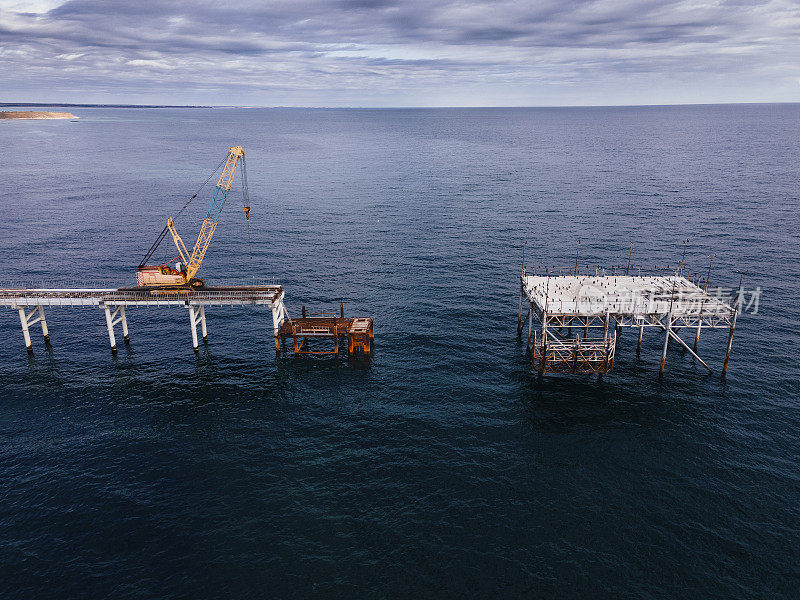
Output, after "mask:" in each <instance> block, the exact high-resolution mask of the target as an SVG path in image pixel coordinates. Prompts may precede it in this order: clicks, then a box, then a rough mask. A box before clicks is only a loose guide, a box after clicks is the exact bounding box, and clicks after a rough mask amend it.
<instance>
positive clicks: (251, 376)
mask: <svg viewBox="0 0 800 600" xmlns="http://www.w3.org/2000/svg"><path fill="white" fill-rule="evenodd" d="M68 110H71V111H72V112H74V113H75V114H76V115H78V116H80V120H79V121H78V122H71V121H5V122H0V143H2V160H0V182H2V185H0V207H2V217H3V218H2V219H1V220H0V281H2V283H3V284H6V285H8V284H12V283H19V282H27V283H30V284H34V285H41V284H42V283H44V284H45V285H73V286H91V287H103V286H107V285H108V286H120V285H127V286H130V285H135V268H136V266H137V264H138V263H139V261H140V259H141V258H142V256H143V255H144V253H145V252H146V251H147V249H148V247H149V246H150V244H151V243H152V242H153V240H154V239H155V237H156V235H157V234H158V233H159V232H160V231H161V229H162V228H163V226H164V222H165V220H166V218H167V216H169V215H171V214H174V213H175V212H177V210H179V209H180V207H181V206H182V205H183V204H184V202H185V201H186V200H187V199H188V198H189V196H191V194H192V193H194V191H195V190H196V189H197V187H198V186H199V185H200V184H201V183H202V182H203V181H204V180H205V179H206V177H207V176H208V175H209V174H210V173H211V171H212V170H213V169H214V167H215V166H216V165H217V164H218V163H219V161H220V159H221V158H223V157H224V155H225V153H226V151H227V148H228V147H229V146H231V145H242V146H243V147H244V148H245V151H246V155H247V174H248V177H249V190H250V197H251V206H252V210H251V215H252V217H251V219H250V221H249V230H248V226H247V223H248V222H246V221H245V219H244V217H243V211H242V199H241V191H240V187H239V184H238V179H237V182H236V183H235V185H234V188H233V190H232V192H231V195H230V197H229V199H228V203H227V204H226V207H225V210H224V213H223V218H222V221H221V223H220V226H219V228H218V229H217V234H216V236H215V239H214V241H213V242H212V245H211V249H210V250H209V252H208V255H207V257H206V261H205V263H204V264H203V268H202V271H201V273H200V276H202V277H204V278H205V279H206V280H207V281H208V283H209V285H213V284H214V283H215V282H221V281H227V282H230V281H241V282H247V281H252V280H254V279H256V280H259V281H270V282H271V281H272V280H273V278H274V280H275V281H276V282H277V283H280V284H281V285H283V286H284V289H285V291H286V303H287V307H288V309H289V312H290V314H293V315H298V314H299V312H300V310H301V306H303V305H306V306H307V307H308V309H309V310H337V309H338V306H339V302H340V301H342V302H344V307H345V312H346V313H348V314H349V315H355V316H371V317H373V318H374V319H375V352H374V355H373V357H372V360H371V361H369V362H367V361H356V362H352V363H351V362H349V361H348V360H347V359H339V360H338V361H337V360H334V359H328V358H312V359H299V360H295V359H293V358H291V357H287V358H281V359H276V358H275V353H274V346H273V340H272V323H271V315H270V313H269V311H266V310H263V309H256V308H215V309H209V311H208V327H209V339H208V344H207V345H201V348H200V352H199V354H197V355H195V353H194V352H193V350H192V346H191V337H190V331H189V319H188V314H187V311H185V310H183V309H180V308H161V309H152V308H132V309H129V311H128V321H129V325H130V330H131V342H130V345H129V346H125V345H123V344H122V343H121V342H120V343H119V345H120V349H119V352H118V354H117V356H116V357H114V356H112V354H111V352H110V350H109V343H108V336H107V334H106V328H105V319H104V316H103V313H102V312H101V311H100V310H98V309H97V308H60V309H59V308H52V309H47V317H48V324H49V327H50V334H51V339H52V347H51V348H50V349H48V348H46V347H45V345H44V342H43V340H42V336H41V330H39V329H37V327H38V326H34V328H33V330H32V335H33V349H34V352H33V356H30V357H29V356H28V354H27V353H26V351H25V346H24V342H23V338H22V332H21V329H20V322H19V318H18V314H17V312H16V311H13V310H11V309H10V308H2V309H0V402H1V403H2V406H1V407H0V597H2V598H37V599H39V600H43V599H47V598H306V597H309V598H342V599H351V598H414V599H416V598H458V599H461V598H495V597H502V598H538V597H544V598H547V597H553V598H771V599H772V598H790V597H797V590H798V587H800V464H799V463H800V385H799V384H798V379H799V376H800V369H798V352H800V346H799V345H798V340H800V334H799V332H800V327H799V326H798V323H800V308H799V307H798V292H800V234H799V233H798V226H799V225H800V199H799V198H800V183H799V182H800V177H799V175H800V173H799V172H798V165H799V164H800V146H798V140H800V105H766V104H764V105H721V106H685V107H636V108H564V109H558V108H542V109H452V110H451V109H440V110H303V109H181V110H175V109H99V108H72V109H68ZM208 198H210V189H209V188H208V187H206V188H204V190H203V191H202V192H201V194H200V196H199V197H198V198H197V199H196V200H195V201H194V202H193V203H192V204H190V207H189V208H188V209H187V211H186V212H185V213H184V214H183V215H182V216H181V218H180V219H179V221H178V228H179V230H180V231H181V233H183V235H184V237H185V238H188V239H192V237H193V235H196V230H197V228H198V226H199V222H200V219H201V218H202V214H203V212H204V210H205V205H206V203H207V201H208ZM526 240H527V251H526V254H527V256H526V261H527V262H528V264H529V265H531V266H533V265H539V266H551V267H556V266H567V267H569V266H574V261H575V250H576V245H577V242H578V240H580V244H581V245H580V257H579V260H580V265H581V266H582V267H584V268H594V267H596V266H598V265H625V264H626V263H627V262H628V254H629V252H630V253H631V262H632V264H634V265H644V266H645V267H647V268H652V267H653V266H667V265H669V266H670V267H672V268H674V267H675V266H677V265H679V264H680V262H681V259H682V253H683V248H684V240H688V242H687V243H686V257H685V265H686V271H687V273H701V274H702V275H703V276H705V275H706V272H707V269H708V265H709V260H710V257H711V256H712V255H713V262H712V267H711V286H723V287H728V288H733V287H738V285H739V277H740V275H739V273H738V272H737V271H741V272H743V273H744V275H743V284H742V285H743V287H744V288H745V289H747V290H753V291H755V290H757V289H760V290H761V292H760V297H759V300H760V301H759V304H758V307H757V310H754V307H752V306H751V307H750V309H749V310H745V311H744V312H743V313H742V314H741V316H740V317H739V320H738V324H737V329H736V333H735V337H734V343H733V353H732V356H731V362H730V368H729V371H728V376H727V378H726V379H725V380H723V379H722V378H721V377H720V370H721V366H722V361H723V358H724V354H725V344H726V342H727V331H722V330H720V331H704V333H703V336H702V338H701V344H700V351H701V356H703V357H704V358H705V359H706V360H707V361H708V362H709V363H710V365H711V366H712V368H714V369H715V373H714V374H708V373H707V372H706V371H705V369H704V368H703V367H702V366H701V365H699V364H698V363H697V362H695V361H693V360H692V357H691V355H689V354H688V353H684V352H681V351H680V348H679V347H678V346H677V345H672V346H670V350H669V352H668V355H667V364H666V371H665V373H664V376H663V378H661V379H659V377H658V362H659V359H660V352H661V348H662V345H663V338H662V336H661V335H659V334H657V333H655V332H647V333H646V334H645V339H644V347H643V349H642V354H641V357H640V358H639V359H637V358H636V353H635V345H636V332H635V331H631V330H625V331H623V332H622V334H621V339H620V341H619V343H618V346H617V359H616V364H615V367H614V370H613V371H612V372H611V373H610V374H608V375H607V376H606V377H605V378H603V380H602V381H598V380H597V378H596V377H551V376H546V377H544V378H543V379H541V380H539V378H538V377H537V376H536V375H535V374H531V373H530V372H529V368H528V361H527V360H526V359H525V351H524V344H523V342H520V341H519V340H518V339H517V335H516V322H517V311H518V290H519V283H518V277H519V271H520V266H521V251H522V244H523V242H524V241H526ZM174 254H176V253H175V252H174V249H172V250H170V249H169V247H168V246H167V245H164V246H162V249H161V250H159V252H158V253H157V254H156V257H155V259H157V260H161V259H169V258H172V257H173V256H174ZM118 335H119V333H118ZM687 339H689V340H690V341H691V336H688V337H687Z"/></svg>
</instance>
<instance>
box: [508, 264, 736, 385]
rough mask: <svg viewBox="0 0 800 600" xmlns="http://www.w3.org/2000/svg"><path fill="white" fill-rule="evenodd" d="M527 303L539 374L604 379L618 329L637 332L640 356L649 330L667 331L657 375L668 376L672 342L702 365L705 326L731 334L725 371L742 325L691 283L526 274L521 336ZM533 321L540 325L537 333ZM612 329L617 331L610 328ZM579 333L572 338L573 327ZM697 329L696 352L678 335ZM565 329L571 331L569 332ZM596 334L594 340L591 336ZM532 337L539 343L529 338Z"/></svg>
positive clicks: (673, 277) (671, 277) (676, 278)
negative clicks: (700, 348) (700, 353)
mask: <svg viewBox="0 0 800 600" xmlns="http://www.w3.org/2000/svg"><path fill="white" fill-rule="evenodd" d="M523 301H527V302H528V305H529V309H528V344H527V347H528V351H529V353H530V355H531V357H532V365H533V368H534V369H538V371H539V372H540V373H546V372H547V373H560V372H561V373H564V372H566V373H598V374H601V375H602V374H603V373H606V372H608V371H610V370H611V368H612V367H613V364H614V356H615V351H616V341H617V329H619V328H621V327H636V328H638V329H639V341H638V344H637V349H636V352H637V356H638V354H639V352H640V350H641V345H642V335H643V333H644V329H645V327H655V328H658V329H659V330H661V331H664V332H665V335H664V348H663V352H662V356H661V364H660V367H659V372H660V373H662V372H663V371H664V365H665V362H666V354H667V347H668V345H669V341H670V340H674V341H675V342H677V343H678V344H680V345H681V346H683V347H684V348H685V349H686V350H688V351H689V352H690V353H691V354H692V356H694V358H696V359H697V360H698V361H699V362H700V363H701V364H702V365H703V366H704V367H706V368H707V369H708V370H709V371H711V370H712V369H711V367H709V366H708V365H707V364H706V363H705V362H704V361H703V360H702V359H701V358H700V357H699V356H698V355H697V349H698V346H699V343H700V331H701V330H702V329H703V328H709V329H715V328H721V327H724V328H728V329H729V338H728V350H727V353H726V355H725V363H724V366H723V369H722V373H723V375H724V374H725V373H726V371H727V369H728V359H729V357H730V352H731V346H732V343H733V332H734V329H735V327H736V309H735V307H733V306H731V305H730V304H728V303H727V302H724V301H723V300H722V299H720V298H717V297H714V296H712V295H710V294H709V293H707V292H706V291H705V290H703V289H702V288H701V287H700V286H698V285H696V284H695V283H693V282H692V281H689V280H688V279H686V278H685V277H683V276H681V275H678V274H675V275H663V276H629V275H599V274H597V275H552V274H551V273H550V272H545V274H544V275H541V274H540V275H528V274H526V273H525V270H524V269H523V271H522V278H521V286H520V317H519V320H518V332H519V333H520V334H521V333H522V304H523ZM534 315H535V316H536V318H537V319H538V321H539V323H540V324H541V330H540V331H539V332H535V331H533V317H534ZM612 326H613V327H612ZM573 328H575V329H576V335H574V336H573V335H572V329H573ZM682 328H693V329H694V330H695V340H694V347H693V348H690V347H689V346H688V344H686V342H684V341H683V340H682V339H681V338H680V336H679V335H678V331H679V330H680V329H682ZM565 329H566V330H567V331H566V333H565V332H564V330H565ZM590 332H591V334H590ZM532 334H533V339H531V336H532Z"/></svg>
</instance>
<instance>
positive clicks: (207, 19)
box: [0, 0, 800, 106]
mask: <svg viewBox="0 0 800 600" xmlns="http://www.w3.org/2000/svg"><path fill="white" fill-rule="evenodd" d="M42 1H44V2H46V1H47V0H42ZM35 6H37V3H36V2H35V1H32V2H31V3H30V6H28V4H26V3H24V2H19V1H17V2H13V1H10V0H0V74H2V76H3V81H4V83H5V85H4V96H5V99H6V100H31V101H37V100H42V101H48V100H61V101H77V102H80V101H101V102H153V103H217V104H233V103H235V104H262V105H273V104H295V105H320V106H325V105H378V106H380V105H426V104H432V105H441V104H449V105H464V104H467V105H469V104H475V105H487V104H531V105H537V104H583V103H593V104H598V103H599V104H603V103H639V102H642V103H659V102H680V101H689V102H691V101H701V102H702V101H724V100H730V101H748V100H752V101H758V100H796V99H797V96H798V91H800V66H799V65H800V60H799V59H800V50H798V47H799V45H798V43H797V39H799V38H800V7H798V3H797V2H795V1H791V0H769V1H763V2H759V1H753V2H745V1H742V0H737V1H728V2H724V1H723V2H704V1H701V0H663V1H662V0H652V1H649V0H637V1H633V0H577V1H575V2H571V3H566V2H563V1H555V0H541V1H538V2H517V1H503V0H501V1H498V2H465V1H449V2H448V1H445V2H439V3H432V2H429V1H417V0H408V1H401V0H330V1H311V0H294V1H286V0H279V1H274V2H261V1H259V2H250V1H243V2H237V3H236V5H235V6H231V5H229V4H227V3H218V2H206V1H197V0H192V1H184V0H177V1H172V2H162V1H154V0H139V1H137V2H126V3H117V2H106V1H100V0H70V1H68V2H63V3H60V4H57V5H54V6H51V7H50V9H49V10H45V8H46V7H43V8H42V9H41V10H34V7H35ZM701 75H702V78H701Z"/></svg>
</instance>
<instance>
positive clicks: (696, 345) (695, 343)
mask: <svg viewBox="0 0 800 600" xmlns="http://www.w3.org/2000/svg"><path fill="white" fill-rule="evenodd" d="M702 327H703V323H702V321H701V322H700V324H699V325H698V326H697V333H696V334H695V336H694V351H695V353H696V352H697V348H698V347H699V346H700V329H702Z"/></svg>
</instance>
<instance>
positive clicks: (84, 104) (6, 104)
mask: <svg viewBox="0 0 800 600" xmlns="http://www.w3.org/2000/svg"><path fill="white" fill-rule="evenodd" d="M775 104H800V100H796V101H779V102H675V103H666V104H656V103H653V104H541V105H533V104H531V105H522V104H517V105H485V106H481V105H473V106H456V105H454V106H304V105H253V104H127V103H119V102H115V103H90V102H79V103H78V102H0V107H20V106H37V107H46V106H66V107H80V108H243V109H304V110H436V109H442V110H447V109H514V108H647V107H656V108H657V107H670V106H729V105H730V106H734V105H775Z"/></svg>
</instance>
